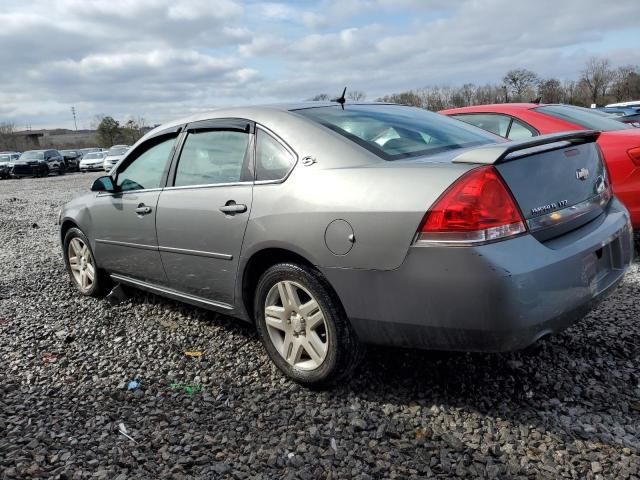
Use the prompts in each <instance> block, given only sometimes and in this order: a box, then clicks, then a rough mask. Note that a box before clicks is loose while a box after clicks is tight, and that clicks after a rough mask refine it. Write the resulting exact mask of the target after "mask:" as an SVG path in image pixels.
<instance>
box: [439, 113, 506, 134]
mask: <svg viewBox="0 0 640 480" xmlns="http://www.w3.org/2000/svg"><path fill="white" fill-rule="evenodd" d="M452 117H453V118H455V119H457V120H462V121H463V122H465V123H468V124H469V125H474V126H476V127H480V128H481V129H483V130H486V131H488V132H491V133H495V134H496V135H500V136H501V137H506V136H507V132H508V131H509V123H510V122H511V117H508V116H507V115H494V114H487V113H482V114H465V115H452Z"/></svg>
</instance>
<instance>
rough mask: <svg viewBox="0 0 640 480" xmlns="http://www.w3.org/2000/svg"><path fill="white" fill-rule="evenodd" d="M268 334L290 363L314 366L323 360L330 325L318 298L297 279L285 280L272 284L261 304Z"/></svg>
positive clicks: (307, 367)
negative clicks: (293, 280)
mask: <svg viewBox="0 0 640 480" xmlns="http://www.w3.org/2000/svg"><path fill="white" fill-rule="evenodd" d="M264 318H265V323H266V326H267V331H268V333H269V338H270V340H271V342H272V343H273V346H274V347H275V348H276V350H277V351H278V353H279V354H280V355H281V356H282V358H284V359H285V360H286V361H287V363H289V365H291V366H293V367H295V368H298V369H301V370H314V369H316V368H318V367H319V366H320V365H322V362H324V360H325V358H326V356H327V351H328V347H329V340H330V339H329V329H328V328H327V323H326V320H325V317H324V314H323V312H322V309H321V308H320V306H319V304H318V302H317V301H316V299H315V298H313V295H311V293H310V292H309V291H308V290H307V289H306V288H304V287H303V286H302V285H300V284H299V283H296V282H292V281H288V280H284V281H280V282H278V283H276V284H275V285H273V287H271V289H270V290H269V293H268V294H267V297H266V300H265V306H264Z"/></svg>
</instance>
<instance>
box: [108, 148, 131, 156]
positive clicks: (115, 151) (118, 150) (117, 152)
mask: <svg viewBox="0 0 640 480" xmlns="http://www.w3.org/2000/svg"><path fill="white" fill-rule="evenodd" d="M127 150H129V149H128V148H127V147H112V148H110V149H109V151H108V152H107V155H109V156H111V155H124V154H125V153H127Z"/></svg>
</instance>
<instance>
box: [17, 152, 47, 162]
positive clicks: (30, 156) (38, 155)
mask: <svg viewBox="0 0 640 480" xmlns="http://www.w3.org/2000/svg"><path fill="white" fill-rule="evenodd" d="M43 159H44V152H39V151H37V150H31V151H30V152H24V153H23V154H22V155H20V160H43Z"/></svg>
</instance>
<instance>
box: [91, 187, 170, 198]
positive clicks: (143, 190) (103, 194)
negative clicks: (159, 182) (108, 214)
mask: <svg viewBox="0 0 640 480" xmlns="http://www.w3.org/2000/svg"><path fill="white" fill-rule="evenodd" d="M162 190H164V188H162V187H158V188H141V189H139V190H124V191H119V192H99V193H98V195H97V196H98V197H116V196H118V195H130V194H133V193H146V192H160V191H162Z"/></svg>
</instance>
